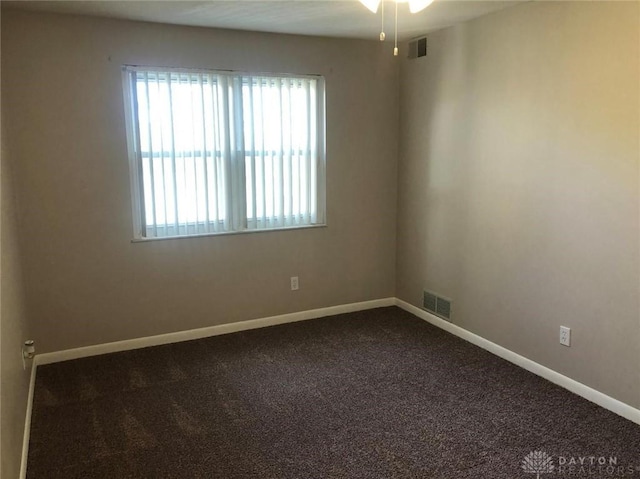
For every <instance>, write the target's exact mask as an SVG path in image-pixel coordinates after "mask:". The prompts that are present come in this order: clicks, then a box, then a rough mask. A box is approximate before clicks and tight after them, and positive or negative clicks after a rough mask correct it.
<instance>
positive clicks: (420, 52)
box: [408, 37, 427, 59]
mask: <svg viewBox="0 0 640 479" xmlns="http://www.w3.org/2000/svg"><path fill="white" fill-rule="evenodd" d="M426 56H427V37H422V38H416V39H415V40H411V41H410V42H409V55H408V57H409V58H411V59H414V58H420V57H426Z"/></svg>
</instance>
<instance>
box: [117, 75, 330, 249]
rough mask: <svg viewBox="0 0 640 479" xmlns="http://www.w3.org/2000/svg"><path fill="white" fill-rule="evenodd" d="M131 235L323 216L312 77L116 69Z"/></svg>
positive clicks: (244, 227) (259, 226)
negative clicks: (120, 82) (120, 73)
mask: <svg viewBox="0 0 640 479" xmlns="http://www.w3.org/2000/svg"><path fill="white" fill-rule="evenodd" d="M124 84H125V109H126V116H127V134H128V146H129V157H130V164H131V190H132V195H133V209H134V215H133V216H134V231H135V237H136V238H163V237H179V236H193V235H206V234H216V233H227V232H243V231H252V230H265V229H279V228H289V227H302V226H313V225H320V224H324V222H325V208H324V203H325V189H324V177H325V175H324V171H325V157H324V129H325V124H324V81H323V79H322V77H318V76H302V75H300V76H285V75H253V74H245V73H236V72H218V71H202V70H178V69H166V68H163V69H160V68H142V67H131V66H127V67H125V68H124Z"/></svg>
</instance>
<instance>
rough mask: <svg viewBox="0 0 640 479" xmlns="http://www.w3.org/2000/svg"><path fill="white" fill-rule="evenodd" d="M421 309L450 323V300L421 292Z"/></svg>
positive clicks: (427, 292)
mask: <svg viewBox="0 0 640 479" xmlns="http://www.w3.org/2000/svg"><path fill="white" fill-rule="evenodd" d="M422 307H423V308H424V309H426V310H427V311H429V312H430V313H432V314H435V315H436V316H440V317H441V318H442V319H446V320H447V321H451V300H450V299H447V298H443V297H442V296H440V295H438V294H436V293H432V292H431V291H426V290H425V291H423V292H422Z"/></svg>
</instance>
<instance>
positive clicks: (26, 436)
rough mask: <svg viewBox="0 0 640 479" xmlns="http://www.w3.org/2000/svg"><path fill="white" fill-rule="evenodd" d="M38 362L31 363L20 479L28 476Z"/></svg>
mask: <svg viewBox="0 0 640 479" xmlns="http://www.w3.org/2000/svg"><path fill="white" fill-rule="evenodd" d="M36 368H37V366H36V364H35V361H33V362H32V364H31V378H30V379H29V395H28V396H27V412H26V414H25V418H24V433H23V435H22V459H21V461H20V479H25V478H26V477H27V458H28V456H29V437H30V435H31V411H32V410H33V392H34V390H35V386H36Z"/></svg>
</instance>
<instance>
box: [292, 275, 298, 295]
mask: <svg viewBox="0 0 640 479" xmlns="http://www.w3.org/2000/svg"><path fill="white" fill-rule="evenodd" d="M298 289H300V284H299V283H298V277H297V276H291V291H298Z"/></svg>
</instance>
